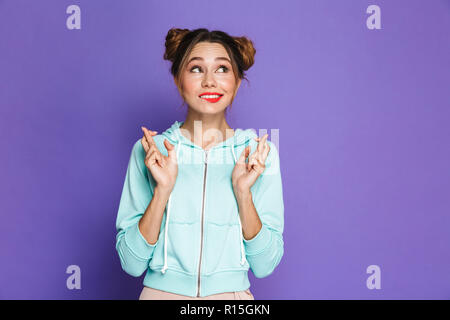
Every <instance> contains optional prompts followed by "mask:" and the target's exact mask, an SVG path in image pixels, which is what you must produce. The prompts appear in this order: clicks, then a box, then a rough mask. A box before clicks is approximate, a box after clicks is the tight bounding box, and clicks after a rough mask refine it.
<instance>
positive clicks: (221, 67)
mask: <svg viewBox="0 0 450 320" xmlns="http://www.w3.org/2000/svg"><path fill="white" fill-rule="evenodd" d="M195 69H199V70H201V68H200V67H199V66H194V67H192V68H191V72H193V70H195ZM219 69H224V71H223V72H227V71H228V68H227V67H226V66H220V67H219Z"/></svg>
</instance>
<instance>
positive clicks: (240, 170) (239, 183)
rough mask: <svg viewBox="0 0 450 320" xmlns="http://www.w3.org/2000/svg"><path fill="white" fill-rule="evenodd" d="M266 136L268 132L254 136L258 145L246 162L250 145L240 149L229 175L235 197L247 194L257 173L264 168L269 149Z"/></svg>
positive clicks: (261, 171)
mask: <svg viewBox="0 0 450 320" xmlns="http://www.w3.org/2000/svg"><path fill="white" fill-rule="evenodd" d="M267 137H268V134H265V135H264V136H263V137H262V138H255V140H256V141H258V146H257V148H256V150H255V152H253V153H252V154H251V155H250V157H249V159H248V163H246V162H245V160H246V159H247V157H248V156H249V153H250V150H251V148H250V146H247V147H246V148H245V149H244V150H243V151H242V153H241V156H240V157H239V160H238V161H237V162H236V165H235V166H234V169H233V173H232V176H231V179H232V182H233V190H234V193H235V195H236V197H238V196H240V195H243V194H249V193H250V188H251V186H253V184H254V183H255V181H256V179H258V177H259V175H260V174H261V173H263V171H264V169H265V168H266V165H265V163H266V159H267V155H268V154H269V151H270V147H269V145H268V144H267Z"/></svg>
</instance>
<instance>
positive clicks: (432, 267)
mask: <svg viewBox="0 0 450 320" xmlns="http://www.w3.org/2000/svg"><path fill="white" fill-rule="evenodd" d="M71 4H77V5H79V6H80V7H81V26H82V29H81V30H68V29H67V28H66V19H67V17H68V14H66V8H67V7H68V6H69V5H71ZM371 4H377V5H379V6H380V7H381V27H382V29H381V30H369V29H367V27H366V18H367V17H368V16H369V14H367V13H366V8H367V7H368V6H369V5H371ZM171 27H180V28H190V29H192V28H197V27H206V28H209V29H210V30H215V29H219V30H224V31H226V32H228V33H229V34H231V35H246V36H248V37H249V38H250V39H252V40H253V41H254V44H255V47H256V49H257V53H256V59H255V61H256V62H255V65H254V66H253V67H252V68H251V69H250V70H249V72H248V79H249V81H250V85H248V84H247V82H245V81H244V82H243V83H242V85H241V88H240V90H239V93H238V95H237V97H236V100H235V102H234V104H233V108H232V110H231V112H230V114H229V117H228V120H229V123H230V125H231V126H232V127H234V128H255V129H257V130H258V129H260V128H263V129H269V131H270V129H279V145H278V148H279V151H280V158H281V169H282V176H283V186H284V197H285V232H284V241H285V254H284V257H283V259H282V261H281V263H280V265H279V266H278V267H277V268H276V269H275V271H274V273H273V274H272V275H270V276H269V277H267V278H263V279H257V278H255V277H254V276H253V274H252V273H251V272H250V273H249V274H250V282H251V291H252V292H253V294H254V296H255V298H256V299H432V298H434V299H448V298H450V250H449V249H450V233H449V231H450V214H449V213H450V170H449V163H450V145H449V137H450V125H449V119H450V112H449V107H450V99H449V84H450V71H449V70H450V58H449V57H450V40H449V39H450V38H449V30H450V2H449V1H445V0H440V1H439V0H436V1H418V0H417V1H411V0H407V1H406V0H404V1H379V0H377V1H361V0H352V1H334V0H329V1H316V0H309V1H277V2H275V1H264V2H263V1H256V0H251V1H239V0H235V1H210V0H208V1H206V0H202V1H191V2H189V3H188V1H181V0H179V1H145V0H133V1H125V0H123V1H100V0H96V1H91V0H84V1H79V0H78V1H76V0H71V1H69V0H67V1H66V0H45V1H24V0H0V112H1V114H0V143H1V145H0V147H1V149H0V150H1V157H0V181H1V183H0V187H1V190H0V194H1V201H0V214H1V217H0V218H1V221H0V252H1V263H0V298H3V299H137V298H138V296H139V293H140V291H141V289H142V280H143V276H142V277H141V278H133V277H131V276H129V275H127V274H126V273H125V272H124V271H122V269H121V267H120V262H119V257H118V255H117V253H116V251H115V248H114V245H115V235H116V231H115V220H116V215H117V210H118V205H119V200H120V199H119V198H120V194H121V191H122V186H123V182H124V179H125V173H126V166H127V164H128V160H129V156H130V152H131V147H132V145H133V143H134V142H136V140H137V139H139V138H140V137H141V135H142V133H141V131H140V126H141V125H146V126H147V127H149V128H152V129H154V130H158V131H160V132H161V131H163V130H164V129H166V128H167V127H168V126H169V125H170V124H172V123H173V122H174V121H175V120H184V115H185V113H184V110H183V109H181V108H179V106H180V105H181V103H182V100H181V98H180V97H179V95H178V92H177V90H176V88H175V86H174V84H173V81H172V78H171V75H170V73H169V67H170V64H169V62H167V61H164V60H163V58H162V55H163V52H164V40H165V36H166V33H167V31H168V30H169V29H170V28H171ZM71 264H75V265H78V266H80V268H81V290H68V289H67V287H66V279H67V277H69V275H68V274H66V268H67V266H69V265H71ZM372 264H375V265H378V266H380V268H381V289H380V290H369V289H368V288H367V287H366V279H367V277H368V276H369V274H367V273H366V268H367V267H368V266H369V265H372Z"/></svg>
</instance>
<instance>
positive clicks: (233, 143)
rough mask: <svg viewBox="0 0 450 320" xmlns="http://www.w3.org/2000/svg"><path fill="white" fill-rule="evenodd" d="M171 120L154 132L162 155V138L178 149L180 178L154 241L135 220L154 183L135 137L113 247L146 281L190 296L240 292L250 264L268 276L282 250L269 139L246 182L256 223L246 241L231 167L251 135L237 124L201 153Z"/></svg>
mask: <svg viewBox="0 0 450 320" xmlns="http://www.w3.org/2000/svg"><path fill="white" fill-rule="evenodd" d="M182 124H183V122H178V121H175V123H173V125H172V126H171V127H170V128H169V129H167V130H166V131H165V132H163V133H162V134H158V135H156V136H154V137H153V139H154V140H155V143H156V145H157V147H158V149H159V151H160V152H161V153H162V154H164V155H167V150H166V148H165V146H164V144H163V141H164V139H167V140H169V142H170V143H171V144H173V145H175V147H176V153H177V156H178V157H177V158H178V176H177V180H176V182H175V186H174V188H173V190H172V193H171V195H170V198H169V201H168V203H167V206H166V209H165V212H164V213H165V214H164V216H163V220H162V223H161V229H160V233H159V237H158V240H157V242H156V243H155V244H153V245H151V244H149V243H148V242H147V241H146V240H145V238H144V237H143V235H142V234H141V232H140V231H139V228H138V222H139V220H140V218H141V217H142V215H143V214H144V212H145V210H146V208H147V206H148V205H149V203H150V201H151V199H152V196H153V191H154V189H155V186H156V182H155V180H154V179H153V177H152V176H151V173H150V171H149V170H148V169H147V167H146V166H145V164H144V159H145V150H144V148H143V147H142V144H141V140H140V139H139V140H138V141H136V143H135V144H134V146H133V149H132V152H131V157H130V160H129V163H128V168H127V172H126V176H125V183H124V185H123V190H122V196H121V199H120V204H119V210H118V214H117V220H116V229H117V236H116V249H117V252H118V254H119V257H120V263H121V266H122V268H123V270H124V271H125V272H126V273H128V274H130V275H132V276H134V277H139V276H141V275H142V274H143V273H144V271H146V275H145V278H144V285H145V286H147V287H151V288H155V289H159V290H163V291H168V292H172V293H176V294H182V295H187V296H191V297H205V296H208V295H212V294H216V293H222V292H232V291H241V290H246V289H248V288H249V287H250V282H249V280H248V269H249V268H250V269H252V271H253V274H254V275H255V277H257V278H263V277H267V276H268V275H270V274H271V273H272V272H273V270H274V269H275V267H276V266H277V265H278V264H279V263H280V260H281V257H282V256H283V253H284V242H283V228H284V204H283V192H282V183H281V174H280V160H279V155H278V150H277V149H276V147H275V145H274V144H273V143H272V142H271V141H268V144H269V146H270V152H269V155H268V157H267V159H266V168H265V170H264V172H263V173H262V174H261V175H260V176H259V177H258V179H257V180H256V182H255V184H254V185H253V186H252V188H251V193H252V199H253V203H254V205H255V208H256V211H257V213H258V215H259V218H260V220H261V222H262V228H261V230H260V231H259V233H258V234H257V235H256V236H255V237H253V238H252V239H249V240H246V239H245V238H244V237H243V235H242V227H241V220H240V217H239V211H238V204H237V201H236V198H235V196H234V192H233V187H232V182H231V173H232V171H233V168H234V166H235V163H236V161H237V159H239V156H240V155H241V153H242V151H243V150H244V148H245V147H246V146H248V145H250V146H251V153H253V152H254V151H255V150H256V146H257V144H258V142H257V141H255V140H254V138H255V137H257V135H256V133H255V132H254V131H253V130H251V129H247V130H241V129H236V130H235V134H234V136H232V137H231V138H228V139H226V140H225V141H222V142H221V143H219V144H217V145H215V146H214V147H212V148H211V149H209V150H208V151H205V150H204V149H202V148H201V147H199V146H198V145H196V144H194V143H192V142H191V141H190V140H189V139H187V138H186V137H185V136H183V135H182V134H181V132H180V129H179V127H180V126H181V125H182Z"/></svg>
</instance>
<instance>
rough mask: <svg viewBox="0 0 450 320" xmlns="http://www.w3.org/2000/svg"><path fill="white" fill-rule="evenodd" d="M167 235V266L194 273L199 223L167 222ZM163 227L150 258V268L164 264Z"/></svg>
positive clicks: (161, 266) (158, 268)
mask: <svg viewBox="0 0 450 320" xmlns="http://www.w3.org/2000/svg"><path fill="white" fill-rule="evenodd" d="M168 229H169V230H168V236H167V268H168V269H172V270H177V271H180V272H184V273H189V274H195V273H196V270H195V266H196V257H197V256H198V253H197V254H196V252H197V248H199V243H198V239H197V238H198V237H196V236H195V235H198V234H199V233H200V230H199V223H176V222H172V221H170V222H169V226H168ZM164 238H165V228H164V227H163V229H162V231H161V233H160V235H159V242H158V245H157V246H156V248H155V252H154V253H153V258H152V259H151V260H150V263H149V267H150V269H152V270H161V269H162V268H163V266H164V262H165V257H164V250H165V248H164V247H165V245H166V243H165V239H164Z"/></svg>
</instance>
